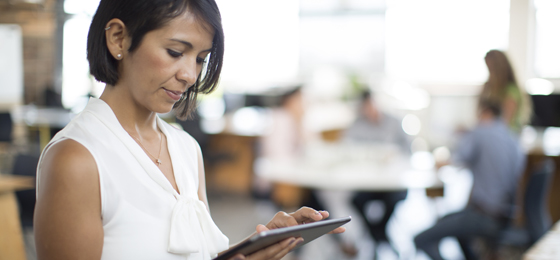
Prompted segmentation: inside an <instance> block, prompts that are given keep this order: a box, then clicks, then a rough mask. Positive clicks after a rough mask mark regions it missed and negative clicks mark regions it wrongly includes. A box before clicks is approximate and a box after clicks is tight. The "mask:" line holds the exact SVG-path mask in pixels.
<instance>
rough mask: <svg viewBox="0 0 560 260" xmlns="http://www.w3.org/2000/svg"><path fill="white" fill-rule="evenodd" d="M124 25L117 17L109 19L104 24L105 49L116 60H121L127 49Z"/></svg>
mask: <svg viewBox="0 0 560 260" xmlns="http://www.w3.org/2000/svg"><path fill="white" fill-rule="evenodd" d="M126 36H127V32H126V26H125V25H124V23H123V21H121V20H120V19H117V18H113V19H111V20H110V21H109V22H108V23H107V25H106V26H105V39H106V41H107V49H108V50H109V52H111V55H113V58H115V59H116V60H121V59H122V58H123V57H124V56H125V54H126V52H127V51H126V50H127V49H128V39H127V37H126Z"/></svg>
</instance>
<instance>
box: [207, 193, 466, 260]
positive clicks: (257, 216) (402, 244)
mask: <svg viewBox="0 0 560 260" xmlns="http://www.w3.org/2000/svg"><path fill="white" fill-rule="evenodd" d="M323 195H324V197H329V196H331V197H339V198H343V199H344V198H345V195H344V194H341V193H339V192H332V193H328V194H323ZM209 199H210V210H211V213H212V216H213V218H214V221H215V222H216V224H217V225H218V226H219V227H220V228H221V229H222V231H223V232H224V233H225V234H226V235H227V236H228V237H229V238H230V242H235V241H240V240H242V239H244V238H245V237H247V236H248V235H250V234H251V233H252V232H253V231H254V230H255V226H256V225H257V224H259V223H266V222H267V221H268V220H269V219H270V218H271V217H272V216H273V215H274V214H275V213H276V211H277V209H276V208H275V207H274V206H273V205H272V204H271V203H268V202H264V201H256V200H254V199H251V198H246V197H235V196H234V197H232V196H219V197H213V196H211V197H210V198H209ZM438 204H442V201H441V200H439V199H435V200H434V199H431V198H427V197H426V196H425V195H424V192H423V190H412V191H410V192H409V196H408V198H407V199H406V200H405V201H403V202H401V203H400V204H399V205H398V206H397V209H396V210H395V213H394V216H393V218H392V219H391V220H390V222H389V225H388V233H389V236H390V238H391V239H392V240H393V243H394V244H395V247H396V248H397V250H399V251H400V258H399V257H398V256H397V255H396V254H395V253H393V251H392V250H391V249H390V248H389V246H388V245H386V244H381V245H379V247H378V255H379V258H377V259H380V260H385V259H387V260H391V259H408V260H424V259H425V260H428V259H429V258H427V257H426V256H425V255H423V253H421V252H420V253H417V252H416V251H415V249H414V246H413V244H412V243H413V242H412V239H413V237H414V235H415V234H417V233H418V232H420V231H422V230H423V229H424V228H426V227H429V226H430V225H431V224H432V223H433V222H434V221H435V220H436V217H437V215H436V214H434V212H437V211H438V210H440V209H438ZM344 207H345V206H344V205H340V207H338V210H331V213H332V216H333V217H337V216H342V214H343V213H341V212H344V213H347V214H346V215H351V216H352V217H353V220H352V222H351V223H349V224H347V225H346V227H347V233H348V234H344V235H339V236H341V240H342V241H345V242H347V243H352V244H354V245H355V247H356V248H357V249H358V254H357V255H356V256H354V257H350V256H347V255H345V254H344V253H343V252H342V250H341V248H340V246H339V243H338V242H336V241H337V240H336V239H334V235H328V236H323V237H321V238H319V239H317V240H315V241H313V242H311V243H309V244H307V245H305V246H304V247H302V248H301V250H299V251H298V252H297V253H291V254H289V255H288V256H286V257H285V258H284V259H286V260H307V259H325V260H329V259H330V260H362V259H364V260H366V259H367V260H371V259H373V253H374V250H375V248H376V246H375V244H374V243H373V241H372V240H371V239H370V238H369V235H368V234H367V233H364V232H363V231H364V226H363V222H362V219H360V218H359V216H358V215H357V214H356V212H354V211H353V210H352V209H350V208H345V209H343V208H344ZM375 207H376V205H375V204H374V205H372V206H371V209H372V212H375V210H376V208H375ZM348 213H349V214H348ZM374 214H375V213H374ZM441 249H442V254H443V255H444V257H445V258H446V259H454V260H459V259H463V256H462V253H461V252H460V248H459V245H458V243H457V242H456V240H454V239H451V238H450V239H445V240H444V241H442V244H441Z"/></svg>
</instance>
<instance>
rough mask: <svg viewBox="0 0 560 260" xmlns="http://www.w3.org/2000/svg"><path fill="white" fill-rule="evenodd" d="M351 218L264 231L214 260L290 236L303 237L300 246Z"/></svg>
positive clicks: (250, 251) (255, 249)
mask: <svg viewBox="0 0 560 260" xmlns="http://www.w3.org/2000/svg"><path fill="white" fill-rule="evenodd" d="M350 220H352V217H345V218H337V219H327V220H321V221H317V222H312V223H306V224H301V225H297V226H291V227H285V228H277V229H272V230H269V231H264V232H261V233H258V234H256V235H255V236H253V237H251V238H249V239H247V240H245V241H244V242H242V243H240V244H238V245H236V246H235V247H232V248H230V249H229V250H228V251H226V252H225V253H223V254H222V255H220V256H218V257H216V258H214V260H227V259H229V258H231V257H233V256H234V255H236V254H243V255H250V254H252V253H254V252H256V251H258V250H260V249H262V248H265V247H267V246H270V245H272V244H275V243H278V242H280V241H282V240H284V239H286V238H289V237H302V238H303V242H302V243H301V244H299V245H297V246H296V247H295V248H298V247H300V246H303V245H304V244H306V243H309V242H311V241H312V240H314V239H316V238H318V237H320V236H322V235H324V234H326V233H328V232H330V231H333V230H334V229H335V228H337V227H340V226H342V225H344V224H346V223H348V222H350ZM295 248H294V249H295Z"/></svg>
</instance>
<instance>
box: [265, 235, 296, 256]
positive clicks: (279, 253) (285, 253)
mask: <svg viewBox="0 0 560 260" xmlns="http://www.w3.org/2000/svg"><path fill="white" fill-rule="evenodd" d="M301 243H303V238H302V237H298V238H297V239H296V240H295V241H294V242H293V243H291V244H289V245H288V247H286V248H284V249H283V250H282V251H280V252H278V253H277V254H276V255H275V256H274V257H273V258H272V259H282V258H283V257H284V256H285V255H287V254H288V253H290V251H292V250H293V249H294V248H295V247H296V246H298V245H299V244H301Z"/></svg>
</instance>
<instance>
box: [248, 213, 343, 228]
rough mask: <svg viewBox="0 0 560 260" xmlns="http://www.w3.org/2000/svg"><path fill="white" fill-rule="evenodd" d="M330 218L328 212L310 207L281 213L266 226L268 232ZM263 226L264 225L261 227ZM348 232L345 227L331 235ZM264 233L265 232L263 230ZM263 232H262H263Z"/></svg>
mask: <svg viewBox="0 0 560 260" xmlns="http://www.w3.org/2000/svg"><path fill="white" fill-rule="evenodd" d="M328 217H329V212H327V211H317V210H314V209H312V208H309V207H301V208H300V209H298V210H297V211H296V212H293V213H286V212H283V211H280V212H278V213H276V215H274V217H273V218H272V220H270V222H268V224H266V228H268V229H267V230H270V229H276V228H282V227H290V226H295V225H300V224H304V223H311V222H315V221H319V220H323V219H326V218H328ZM259 226H262V225H259ZM259 226H257V232H259ZM345 230H346V228H344V227H338V228H336V229H335V230H333V231H331V232H329V234H338V233H342V232H344V231H345ZM263 231H264V230H263ZM261 232H262V231H261Z"/></svg>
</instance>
